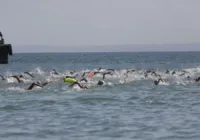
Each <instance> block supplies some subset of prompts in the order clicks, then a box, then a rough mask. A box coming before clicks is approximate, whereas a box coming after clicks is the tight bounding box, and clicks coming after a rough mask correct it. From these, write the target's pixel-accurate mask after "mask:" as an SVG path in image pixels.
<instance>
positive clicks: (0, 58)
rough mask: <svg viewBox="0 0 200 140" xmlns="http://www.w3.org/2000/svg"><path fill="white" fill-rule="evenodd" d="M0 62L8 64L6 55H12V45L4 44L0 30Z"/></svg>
mask: <svg viewBox="0 0 200 140" xmlns="http://www.w3.org/2000/svg"><path fill="white" fill-rule="evenodd" d="M0 37H1V40H0V64H8V55H12V54H13V52H12V45H11V44H4V39H3V35H2V33H1V32H0Z"/></svg>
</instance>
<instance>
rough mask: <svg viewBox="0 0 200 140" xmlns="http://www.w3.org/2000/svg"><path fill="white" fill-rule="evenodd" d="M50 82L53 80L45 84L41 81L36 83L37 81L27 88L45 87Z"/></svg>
mask: <svg viewBox="0 0 200 140" xmlns="http://www.w3.org/2000/svg"><path fill="white" fill-rule="evenodd" d="M49 83H52V81H48V82H45V83H43V84H41V83H40V82H39V81H37V82H36V83H35V82H34V83H32V84H31V85H30V86H29V87H28V89H27V90H32V89H33V88H34V87H35V86H37V87H41V88H43V87H44V86H46V85H47V84H49Z"/></svg>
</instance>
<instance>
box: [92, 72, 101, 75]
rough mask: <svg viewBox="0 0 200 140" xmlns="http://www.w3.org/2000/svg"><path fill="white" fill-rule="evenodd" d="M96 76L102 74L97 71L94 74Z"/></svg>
mask: <svg viewBox="0 0 200 140" xmlns="http://www.w3.org/2000/svg"><path fill="white" fill-rule="evenodd" d="M96 74H102V73H101V72H98V71H96V72H94V75H96Z"/></svg>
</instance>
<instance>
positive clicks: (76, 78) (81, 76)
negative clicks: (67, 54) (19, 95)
mask: <svg viewBox="0 0 200 140" xmlns="http://www.w3.org/2000/svg"><path fill="white" fill-rule="evenodd" d="M116 71H117V70H115V69H102V68H99V69H97V70H93V71H83V72H75V71H70V72H69V73H68V74H67V75H64V76H63V75H62V74H59V72H57V71H56V70H52V71H51V72H50V73H51V75H55V76H58V77H59V76H61V81H62V82H66V83H69V84H70V85H69V88H73V87H74V86H78V87H79V88H81V89H88V88H89V87H88V86H85V85H82V82H84V83H88V81H89V80H90V79H92V78H94V77H96V75H98V76H100V77H101V79H100V80H98V81H97V83H96V85H97V86H103V85H104V84H105V81H104V80H105V79H106V77H107V76H110V77H112V76H113V75H115V74H116ZM136 72H138V71H137V70H136V69H126V71H124V72H123V78H125V79H126V78H129V77H130V76H133V75H135V74H136ZM142 74H143V76H144V78H149V77H151V78H152V77H153V79H154V81H153V83H154V85H159V84H160V83H161V82H165V81H167V79H166V78H163V77H162V76H161V74H160V73H159V72H156V71H154V70H146V71H143V72H142ZM164 74H165V75H171V76H178V77H185V79H186V80H190V81H194V82H198V81H200V77H198V78H196V79H192V78H191V77H190V76H189V75H187V74H188V72H187V71H170V70H166V72H164ZM25 75H27V76H28V77H30V78H35V75H34V74H33V73H31V72H24V73H22V74H20V75H13V76H9V77H5V76H2V75H0V77H1V79H2V80H6V79H7V78H14V79H16V81H17V82H18V83H25V77H26V78H27V76H25ZM28 79H29V78H28ZM132 81H134V79H132ZM54 82H56V81H55V80H48V81H45V82H43V83H42V82H40V81H36V82H32V83H31V84H30V86H29V87H28V88H27V90H33V89H34V87H40V88H43V87H44V86H46V85H48V84H50V83H54Z"/></svg>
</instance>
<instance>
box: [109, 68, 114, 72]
mask: <svg viewBox="0 0 200 140" xmlns="http://www.w3.org/2000/svg"><path fill="white" fill-rule="evenodd" d="M107 70H108V71H113V72H114V71H115V70H114V69H107Z"/></svg>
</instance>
